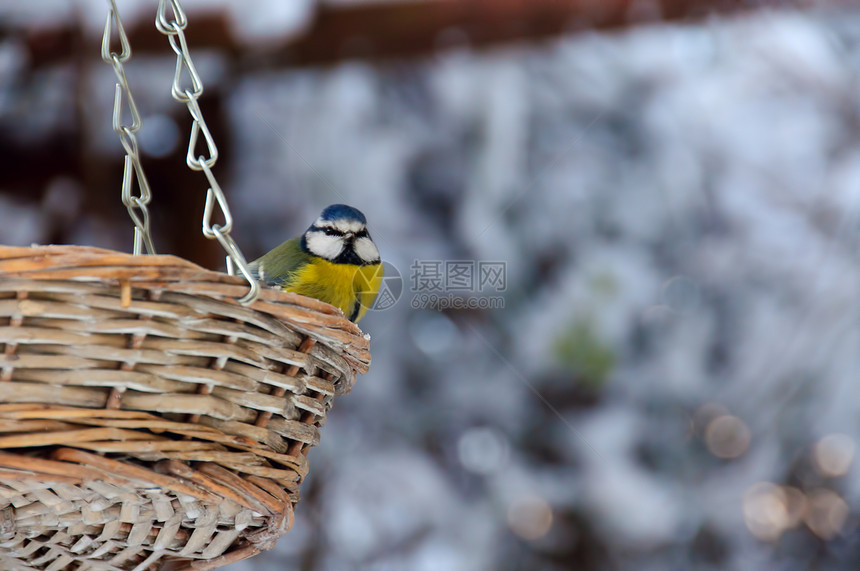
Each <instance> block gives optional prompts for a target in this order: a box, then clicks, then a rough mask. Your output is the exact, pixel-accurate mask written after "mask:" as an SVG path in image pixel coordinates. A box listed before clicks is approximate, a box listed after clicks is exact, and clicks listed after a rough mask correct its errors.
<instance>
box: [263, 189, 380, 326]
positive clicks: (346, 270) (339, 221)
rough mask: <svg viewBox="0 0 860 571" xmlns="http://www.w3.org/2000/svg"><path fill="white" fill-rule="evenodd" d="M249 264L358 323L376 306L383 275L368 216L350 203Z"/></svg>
mask: <svg viewBox="0 0 860 571" xmlns="http://www.w3.org/2000/svg"><path fill="white" fill-rule="evenodd" d="M248 266H249V268H250V270H251V274H252V275H253V276H254V278H255V279H257V280H258V281H260V282H262V283H264V284H266V285H269V286H274V287H278V288H280V289H282V290H284V291H291V292H295V293H297V294H300V295H305V296H308V297H313V298H315V299H318V300H320V301H324V302H326V303H329V304H331V305H333V306H335V307H338V308H340V310H341V311H343V313H344V315H346V316H347V318H348V319H349V320H350V321H352V322H354V323H358V321H359V320H360V319H361V318H362V317H364V315H365V313H367V310H368V308H369V307H371V306H372V305H373V302H374V300H375V299H376V295H377V294H378V293H379V288H380V287H381V285H382V277H383V267H382V262H381V260H380V258H379V249H378V248H377V247H376V244H375V243H374V242H373V239H372V238H371V237H370V233H369V232H368V230H367V218H366V217H365V216H364V214H362V212H361V211H360V210H358V209H357V208H353V207H352V206H347V205H346V204H332V205H330V206H327V207H326V208H325V209H324V210H323V211H322V213H321V214H320V215H319V218H317V219H316V220H315V221H314V223H313V224H311V225H310V227H308V229H307V230H306V231H305V232H304V234H302V235H301V236H298V237H296V238H292V239H290V240H287V241H285V242H283V243H282V244H280V245H279V246H277V247H275V248H274V249H272V250H270V251H269V252H267V253H266V254H264V255H262V256H260V257H259V258H257V259H256V260H254V261H253V262H251V263H250V264H249V265H248Z"/></svg>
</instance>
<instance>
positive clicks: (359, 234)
mask: <svg viewBox="0 0 860 571" xmlns="http://www.w3.org/2000/svg"><path fill="white" fill-rule="evenodd" d="M367 236H368V234H367V228H363V229H362V230H360V231H358V232H357V233H356V234H355V237H356V238H367Z"/></svg>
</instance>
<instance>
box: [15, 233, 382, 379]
mask: <svg viewBox="0 0 860 571" xmlns="http://www.w3.org/2000/svg"><path fill="white" fill-rule="evenodd" d="M0 279H4V280H8V279H21V280H38V281H46V282H48V281H72V282H78V283H80V282H88V283H104V284H108V285H109V286H112V287H115V288H119V289H121V288H123V287H125V288H146V289H153V290H162V291H169V292H175V293H183V294H189V295H194V296H205V297H207V298H209V299H214V300H217V301H219V302H224V303H229V304H232V305H235V306H236V307H237V308H241V307H242V306H241V305H240V304H239V303H238V301H237V299H238V298H239V297H241V296H242V295H244V294H245V293H246V292H247V290H248V285H247V282H246V281H245V279H244V278H242V277H239V276H231V275H228V274H226V273H223V272H216V271H213V270H208V269H206V268H203V267H201V266H199V265H197V264H195V263H193V262H190V261H188V260H185V259H183V258H180V257H178V256H174V255H170V254H157V255H148V254H147V255H137V256H136V255H133V254H128V253H125V252H119V251H116V250H110V249H106V248H96V247H92V246H78V245H33V246H6V245H0ZM201 290H203V291H201ZM247 309H250V310H255V311H259V312H261V313H265V314H268V315H270V316H272V317H274V318H276V319H278V320H280V321H283V322H285V323H286V324H287V325H289V326H290V327H291V328H293V329H294V330H295V331H297V332H299V333H302V334H304V335H306V336H308V337H310V338H312V339H314V340H315V341H318V342H320V343H323V344H325V345H329V346H333V347H334V348H336V349H338V351H339V352H341V354H342V356H343V358H344V359H346V360H347V362H348V363H349V364H350V366H351V367H352V368H353V369H354V370H355V372H357V373H366V372H367V370H368V368H369V366H370V341H369V336H366V335H365V334H364V332H363V331H362V330H361V329H360V328H359V326H358V325H356V324H355V323H353V322H351V321H349V320H348V319H347V318H346V316H345V315H344V314H343V312H342V311H341V310H340V309H339V308H337V307H334V306H333V305H330V304H328V303H325V302H323V301H320V300H317V299H314V298H310V297H305V296H302V295H299V294H296V293H292V292H285V291H282V290H280V289H277V288H271V287H263V288H261V290H260V296H259V298H258V299H257V301H255V302H254V303H253V304H251V305H250V306H248V308H247Z"/></svg>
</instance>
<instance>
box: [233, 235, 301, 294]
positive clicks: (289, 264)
mask: <svg viewBox="0 0 860 571" xmlns="http://www.w3.org/2000/svg"><path fill="white" fill-rule="evenodd" d="M309 261H310V256H308V255H307V254H306V253H305V252H303V251H302V247H301V243H300V238H293V239H291V240H287V241H286V242H284V243H283V244H281V245H280V246H278V247H276V248H274V249H272V250H270V251H269V252H268V253H266V254H264V255H263V256H261V257H259V258H257V259H256V260H254V261H253V262H251V263H250V264H248V267H249V268H250V269H251V274H252V275H253V276H254V277H255V278H256V279H257V280H259V281H262V282H263V283H266V284H270V285H284V284H285V283H287V282H289V281H290V279H291V278H292V276H293V274H295V272H297V271H298V270H300V269H301V268H302V267H303V266H304V265H305V264H307V263H308V262H309Z"/></svg>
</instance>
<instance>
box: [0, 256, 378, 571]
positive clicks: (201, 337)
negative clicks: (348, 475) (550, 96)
mask: <svg viewBox="0 0 860 571" xmlns="http://www.w3.org/2000/svg"><path fill="white" fill-rule="evenodd" d="M246 290H247V285H243V280H242V279H241V278H236V277H232V276H228V275H225V274H221V273H217V272H211V271H208V270H205V269H202V268H200V267H198V266H196V265H194V264H192V263H190V262H187V261H184V260H181V259H179V258H176V257H173V256H131V255H128V254H123V253H119V252H114V251H110V250H101V249H96V248H87V247H79V246H39V247H32V248H14V247H4V246H0V569H3V570H18V569H43V570H46V571H62V570H65V569H74V570H81V571H83V570H117V571H118V570H131V569H134V570H137V571H144V570H161V571H167V570H171V571H172V570H178V569H215V568H217V567H221V566H223V565H226V564H228V563H232V562H234V561H238V560H241V559H244V558H247V557H250V556H252V555H254V554H256V553H258V552H259V551H261V550H264V549H270V548H271V547H272V546H273V545H274V543H275V541H276V540H277V539H278V538H279V537H281V536H282V535H284V534H285V533H286V532H287V531H288V530H289V529H290V526H291V525H292V522H293V507H294V506H295V504H296V502H297V501H298V499H299V484H301V482H302V480H303V479H304V477H305V476H306V475H307V473H308V463H307V459H306V455H307V451H308V450H309V448H310V447H312V446H314V445H316V444H317V443H318V442H319V438H320V431H319V429H320V427H321V426H322V425H323V424H324V422H325V415H326V412H327V411H328V410H329V408H330V407H331V404H332V401H333V399H334V397H335V396H338V395H341V394H344V393H346V392H348V391H349V390H350V388H351V387H352V385H353V383H355V378H356V374H357V373H364V372H366V371H367V368H368V366H369V364H370V354H369V351H368V341H367V339H366V338H365V337H364V335H363V334H362V333H361V330H360V329H359V328H358V327H357V326H356V325H355V324H353V323H351V322H349V321H348V320H347V319H345V318H344V316H343V314H342V313H341V312H340V311H339V310H338V309H336V308H334V307H332V306H330V305H328V304H325V303H322V302H319V301H317V300H314V299H309V298H305V297H302V296H298V295H294V294H289V293H283V292H279V291H275V290H268V289H267V290H265V291H263V292H262V294H261V296H260V299H259V300H258V301H257V302H255V303H254V304H253V305H252V306H251V307H242V306H241V305H239V304H238V303H237V302H236V301H235V299H236V298H237V297H239V296H241V295H243V294H244V293H245V291H246Z"/></svg>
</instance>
